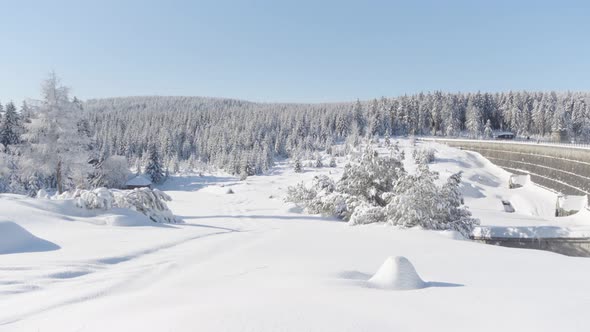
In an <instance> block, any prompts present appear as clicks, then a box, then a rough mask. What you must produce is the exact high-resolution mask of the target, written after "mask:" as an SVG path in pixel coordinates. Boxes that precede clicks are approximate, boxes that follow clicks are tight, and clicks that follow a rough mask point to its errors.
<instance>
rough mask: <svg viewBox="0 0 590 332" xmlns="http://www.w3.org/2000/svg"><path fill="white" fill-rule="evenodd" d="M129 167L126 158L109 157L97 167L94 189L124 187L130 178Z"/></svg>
mask: <svg viewBox="0 0 590 332" xmlns="http://www.w3.org/2000/svg"><path fill="white" fill-rule="evenodd" d="M129 174H130V172H129V165H128V163H127V158H125V157H124V156H109V157H107V158H106V159H105V160H104V161H101V162H99V163H98V164H97V165H96V170H95V174H94V177H93V178H92V180H91V184H92V186H93V187H95V188H98V187H106V188H118V189H121V188H123V187H124V185H125V183H126V182H127V179H128V178H129Z"/></svg>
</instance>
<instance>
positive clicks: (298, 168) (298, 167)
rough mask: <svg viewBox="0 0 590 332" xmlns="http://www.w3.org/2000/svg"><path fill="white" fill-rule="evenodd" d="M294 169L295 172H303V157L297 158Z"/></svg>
mask: <svg viewBox="0 0 590 332" xmlns="http://www.w3.org/2000/svg"><path fill="white" fill-rule="evenodd" d="M293 169H294V170H295V173H303V165H302V164H301V159H299V157H297V158H296V159H295V165H294V167H293Z"/></svg>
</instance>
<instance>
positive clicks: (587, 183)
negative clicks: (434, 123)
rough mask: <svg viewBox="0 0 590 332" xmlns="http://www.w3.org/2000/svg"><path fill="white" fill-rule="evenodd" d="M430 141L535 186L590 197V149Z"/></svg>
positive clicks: (493, 142)
mask: <svg viewBox="0 0 590 332" xmlns="http://www.w3.org/2000/svg"><path fill="white" fill-rule="evenodd" d="M425 140H426V139H425ZM428 140H432V141H436V142H439V143H444V144H447V145H449V146H452V147H457V148H461V149H464V150H470V151H475V152H478V153H480V154H481V155H482V156H484V157H485V158H487V159H489V160H490V161H491V162H492V163H494V164H496V165H498V166H500V167H502V168H504V169H506V170H507V171H509V172H511V173H514V174H525V173H529V174H530V175H531V180H532V181H533V182H534V183H536V184H538V185H540V186H543V187H547V188H549V189H552V190H554V191H557V192H561V193H564V194H567V195H589V194H590V149H584V148H575V147H568V146H551V145H543V144H534V143H516V142H510V141H508V142H506V141H475V140H473V141H470V140H459V139H457V140H454V139H428Z"/></svg>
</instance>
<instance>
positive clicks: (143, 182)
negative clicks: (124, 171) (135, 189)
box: [125, 174, 152, 186]
mask: <svg viewBox="0 0 590 332" xmlns="http://www.w3.org/2000/svg"><path fill="white" fill-rule="evenodd" d="M151 184H152V181H151V180H150V179H148V178H147V177H145V176H143V175H141V174H139V175H136V176H134V177H132V178H131V179H129V180H128V181H127V182H126V183H125V185H126V186H149V185H151Z"/></svg>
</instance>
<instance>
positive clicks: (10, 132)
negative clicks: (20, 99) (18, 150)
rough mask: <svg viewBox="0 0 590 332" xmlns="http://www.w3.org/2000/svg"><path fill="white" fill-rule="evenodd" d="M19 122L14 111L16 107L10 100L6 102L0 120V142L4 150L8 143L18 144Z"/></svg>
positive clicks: (19, 139)
mask: <svg viewBox="0 0 590 332" xmlns="http://www.w3.org/2000/svg"><path fill="white" fill-rule="evenodd" d="M21 132H22V130H21V123H20V119H19V116H18V113H16V107H15V106H14V104H13V103H12V102H10V103H8V104H6V111H5V112H4V117H3V118H2V121H0V144H2V145H4V151H6V150H7V149H8V146H9V145H14V144H19V143H20V141H21V138H20V134H21Z"/></svg>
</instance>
